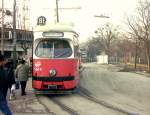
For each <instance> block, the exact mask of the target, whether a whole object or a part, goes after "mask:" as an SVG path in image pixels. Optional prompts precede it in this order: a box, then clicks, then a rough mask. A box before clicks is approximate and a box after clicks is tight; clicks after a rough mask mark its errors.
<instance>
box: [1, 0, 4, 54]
mask: <svg viewBox="0 0 150 115" xmlns="http://www.w3.org/2000/svg"><path fill="white" fill-rule="evenodd" d="M1 54H2V55H4V0H2V28H1Z"/></svg>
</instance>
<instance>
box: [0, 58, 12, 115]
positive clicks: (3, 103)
mask: <svg viewBox="0 0 150 115" xmlns="http://www.w3.org/2000/svg"><path fill="white" fill-rule="evenodd" d="M5 63H6V60H5V58H4V56H3V55H0V110H1V112H2V113H4V115H12V113H11V111H10V109H9V107H8V104H7V100H6V98H5V96H4V95H5V94H4V88H5V86H6V84H7V85H8V79H7V77H8V76H7V74H6V70H5V69H4V65H5Z"/></svg>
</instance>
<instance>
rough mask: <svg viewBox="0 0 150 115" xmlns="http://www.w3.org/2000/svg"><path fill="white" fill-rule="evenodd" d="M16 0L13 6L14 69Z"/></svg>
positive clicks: (14, 54) (14, 58)
mask: <svg viewBox="0 0 150 115" xmlns="http://www.w3.org/2000/svg"><path fill="white" fill-rule="evenodd" d="M16 58H17V56H16V0H14V4H13V62H14V68H15V67H16V60H17V59H16Z"/></svg>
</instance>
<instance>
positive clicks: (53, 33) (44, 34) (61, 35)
mask: <svg viewBox="0 0 150 115" xmlns="http://www.w3.org/2000/svg"><path fill="white" fill-rule="evenodd" d="M42 35H43V36H44V37H63V36H64V33H63V32H43V34H42Z"/></svg>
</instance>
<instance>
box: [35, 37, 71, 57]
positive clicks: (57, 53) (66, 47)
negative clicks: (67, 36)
mask: <svg viewBox="0 0 150 115" xmlns="http://www.w3.org/2000/svg"><path fill="white" fill-rule="evenodd" d="M71 54H72V49H71V46H70V44H69V42H68V41H65V40H53V39H51V40H49V39H47V40H41V41H40V42H39V43H38V45H37V47H36V50H35V55H36V56H38V57H41V58H67V57H69V56H71Z"/></svg>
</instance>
